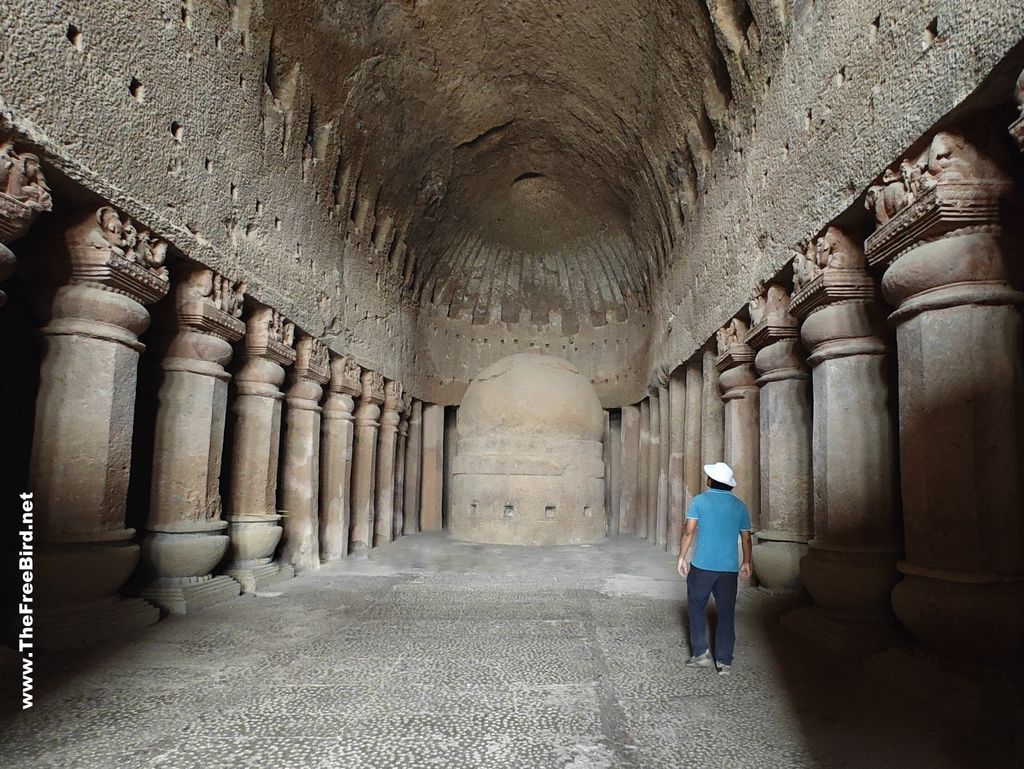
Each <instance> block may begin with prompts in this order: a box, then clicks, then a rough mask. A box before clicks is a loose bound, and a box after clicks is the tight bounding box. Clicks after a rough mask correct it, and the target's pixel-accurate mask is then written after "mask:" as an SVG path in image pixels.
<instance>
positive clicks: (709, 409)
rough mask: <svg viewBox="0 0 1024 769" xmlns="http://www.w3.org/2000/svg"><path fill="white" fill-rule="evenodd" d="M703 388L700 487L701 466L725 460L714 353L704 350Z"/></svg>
mask: <svg viewBox="0 0 1024 769" xmlns="http://www.w3.org/2000/svg"><path fill="white" fill-rule="evenodd" d="M701 366H702V369H703V372H702V373H703V380H704V388H703V392H702V393H701V418H700V425H701V428H700V456H701V486H702V487H703V485H704V480H703V473H704V469H703V465H711V464H714V463H715V462H722V461H724V460H725V404H723V403H722V393H721V392H720V390H719V386H718V369H717V368H715V353H714V352H712V351H711V350H705V351H704V353H703V358H702V363H701Z"/></svg>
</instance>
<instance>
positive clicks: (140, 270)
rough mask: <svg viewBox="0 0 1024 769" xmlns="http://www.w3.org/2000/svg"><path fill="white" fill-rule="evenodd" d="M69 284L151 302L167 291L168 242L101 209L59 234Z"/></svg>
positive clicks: (112, 210) (121, 217) (168, 278)
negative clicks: (64, 249)
mask: <svg viewBox="0 0 1024 769" xmlns="http://www.w3.org/2000/svg"><path fill="white" fill-rule="evenodd" d="M63 237H64V243H65V245H66V247H67V255H68V263H67V264H66V265H62V267H63V268H64V270H66V272H65V275H64V277H66V279H67V281H66V282H67V283H69V284H71V285H78V286H89V287H92V288H99V289H101V290H103V291H110V292H113V293H115V294H121V295H123V296H127V297H128V298H130V299H133V300H135V301H136V302H138V303H139V304H143V305H145V304H153V303H154V302H156V301H157V300H159V299H161V298H163V297H164V296H165V295H166V294H167V292H168V290H169V289H170V285H171V284H170V277H169V275H168V271H167V266H166V265H165V264H164V262H165V261H166V260H167V243H165V242H164V241H162V240H160V239H159V238H156V237H154V236H153V235H152V234H151V233H150V232H149V231H148V230H147V229H145V228H144V227H142V226H141V225H138V224H136V223H135V222H134V221H133V220H132V219H130V218H128V217H127V216H123V215H121V214H119V213H118V212H117V211H115V210H114V209H113V208H111V207H110V206H102V207H100V208H98V209H96V210H95V211H92V212H90V213H88V214H86V215H85V216H83V217H82V218H81V219H79V220H78V221H77V222H75V223H74V224H72V225H71V226H70V227H68V228H67V229H66V230H64V233H63Z"/></svg>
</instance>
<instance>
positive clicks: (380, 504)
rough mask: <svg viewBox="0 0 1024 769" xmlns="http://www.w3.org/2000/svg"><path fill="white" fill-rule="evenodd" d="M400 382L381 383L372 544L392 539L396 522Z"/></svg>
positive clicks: (381, 543)
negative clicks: (382, 401) (396, 467)
mask: <svg viewBox="0 0 1024 769" xmlns="http://www.w3.org/2000/svg"><path fill="white" fill-rule="evenodd" d="M401 401H402V385H400V384H399V383H398V382H395V381H393V380H391V379H389V380H387V382H385V384H384V408H383V410H382V411H381V417H380V431H379V433H378V436H377V480H376V484H375V488H376V495H377V497H376V503H375V506H376V518H375V522H374V529H373V545H374V547H378V546H380V545H384V544H387V543H388V542H390V541H391V540H392V539H394V526H395V457H396V451H397V442H398V422H399V417H398V409H399V408H400V407H401Z"/></svg>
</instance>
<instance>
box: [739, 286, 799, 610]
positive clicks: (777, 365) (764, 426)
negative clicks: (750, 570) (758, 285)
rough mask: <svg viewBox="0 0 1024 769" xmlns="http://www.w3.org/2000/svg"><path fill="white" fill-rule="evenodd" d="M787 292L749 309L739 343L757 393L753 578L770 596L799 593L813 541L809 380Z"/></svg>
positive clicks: (776, 291)
mask: <svg viewBox="0 0 1024 769" xmlns="http://www.w3.org/2000/svg"><path fill="white" fill-rule="evenodd" d="M789 303H790V300H789V293H788V292H787V291H786V289H785V288H784V287H783V286H781V285H780V284H778V283H773V284H771V285H770V286H769V287H768V289H767V291H766V293H765V294H764V295H762V296H761V297H758V298H756V299H755V300H754V301H752V302H751V308H750V314H751V320H752V321H753V324H752V326H751V328H750V333H749V334H747V338H746V341H747V344H749V345H750V346H751V347H753V348H754V349H755V350H757V357H756V358H755V361H754V365H755V367H756V368H757V373H758V374H759V377H758V379H757V385H758V387H760V388H761V393H760V410H761V527H760V529H759V530H758V532H757V545H756V546H755V548H754V553H753V562H754V572H755V573H756V574H757V576H758V579H760V580H761V582H762V584H764V585H765V586H766V587H768V588H770V589H772V590H796V589H798V588H799V587H800V559H801V558H802V557H803V556H804V555H805V554H806V553H807V542H808V541H809V540H810V539H811V537H812V536H813V535H814V506H813V503H812V493H813V489H812V486H813V479H812V474H811V393H810V374H809V373H808V371H807V366H806V364H805V362H804V354H803V350H802V349H801V347H800V339H799V336H800V331H799V326H798V323H797V320H796V318H794V317H793V316H792V315H790V314H789Z"/></svg>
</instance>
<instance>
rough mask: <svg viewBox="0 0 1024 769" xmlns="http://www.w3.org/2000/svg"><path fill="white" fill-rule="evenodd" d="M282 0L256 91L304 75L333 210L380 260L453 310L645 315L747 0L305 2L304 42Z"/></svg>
mask: <svg viewBox="0 0 1024 769" xmlns="http://www.w3.org/2000/svg"><path fill="white" fill-rule="evenodd" d="M708 4H710V7H709V5H708ZM285 5H290V4H283V3H282V7H280V8H275V9H270V8H268V10H267V13H268V17H270V19H269V20H270V21H271V22H272V23H273V21H274V16H275V15H276V16H277V17H279V18H280V26H279V28H277V30H276V31H275V34H274V37H273V38H272V40H271V44H270V50H269V51H268V66H267V81H268V93H269V94H270V96H271V97H272V98H273V99H274V100H276V101H275V104H278V105H279V104H280V103H282V102H283V101H286V100H287V96H288V95H289V94H290V93H292V92H294V91H295V80H296V78H297V77H299V76H300V75H299V74H298V73H301V77H302V78H305V79H307V80H308V82H309V84H310V92H311V97H310V105H309V114H310V117H309V120H308V127H307V134H308V136H309V143H310V147H311V148H312V151H313V152H314V153H316V154H317V155H318V159H321V160H323V161H324V162H326V163H336V164H337V171H336V173H335V174H334V177H335V183H334V199H333V201H332V205H334V206H335V208H336V210H337V212H339V213H340V214H341V215H342V216H341V218H342V220H345V221H346V222H348V221H350V222H352V224H353V226H354V227H355V228H356V229H357V230H359V229H361V230H362V231H364V234H365V235H366V236H367V237H369V238H371V239H372V246H373V247H374V248H375V250H376V252H377V253H378V255H379V258H380V260H381V263H382V270H383V271H384V272H386V273H388V274H390V275H391V276H392V277H393V278H394V280H395V284H396V286H400V288H401V290H402V291H404V292H405V293H406V294H407V295H409V296H411V297H415V299H416V300H418V301H419V302H421V303H422V304H424V305H426V306H431V307H433V308H434V309H435V310H436V311H439V312H441V313H443V314H447V315H449V316H452V317H459V318H464V319H470V320H472V321H473V322H475V323H494V322H501V321H504V322H517V321H519V322H530V323H533V324H536V325H542V326H543V325H548V324H558V325H560V326H561V327H562V329H563V330H566V331H570V332H571V331H572V330H574V329H575V328H578V327H579V326H580V325H581V324H585V325H591V326H600V325H604V324H605V323H608V322H614V321H619V320H623V319H625V318H626V317H627V316H628V315H629V314H630V313H631V312H633V311H635V310H636V309H637V308H641V309H642V308H646V307H647V306H648V302H649V298H650V293H651V286H652V283H653V282H654V281H655V280H656V278H657V276H658V275H659V274H660V273H661V272H662V270H663V269H664V268H665V266H666V263H667V261H668V259H669V258H670V254H671V253H672V252H673V250H674V246H675V245H676V241H677V240H678V238H679V237H680V235H681V233H682V222H683V219H684V217H685V214H686V211H687V208H688V207H689V206H692V205H694V204H695V202H696V200H697V199H698V196H699V195H698V191H699V188H700V181H701V176H702V174H703V172H704V170H705V168H706V165H707V163H708V160H709V157H710V154H711V152H712V151H713V149H714V147H715V145H716V142H717V141H718V137H719V136H720V135H721V132H722V131H723V130H728V128H727V123H728V120H729V117H728V116H729V115H730V109H729V107H730V104H731V102H732V101H733V99H734V98H735V94H734V90H736V89H735V88H734V85H733V78H732V77H731V76H730V72H732V73H736V72H739V73H743V72H744V71H745V69H744V68H745V66H746V62H747V61H748V60H749V58H750V57H751V56H752V55H753V53H752V51H753V50H756V49H757V48H759V45H760V41H759V34H758V26H757V23H756V20H755V18H754V16H753V14H752V13H751V11H750V9H749V7H748V6H747V3H746V2H745V0H728V2H726V1H725V0H718V2H715V0H660V1H655V0H594V2H587V3H580V2H576V1H575V0H567V1H566V2H553V1H552V0H523V1H522V2H515V3H509V2H503V1H502V0H475V1H474V2H468V1H467V0H403V2H397V3H396V2H390V3H378V2H363V3H352V2H346V3H341V2H338V3H333V4H331V3H319V4H315V5H313V6H311V7H310V8H308V9H307V10H308V12H309V13H311V14H312V15H313V16H314V23H313V24H312V27H313V28H314V29H315V30H316V35H315V37H314V39H312V40H311V39H309V38H307V37H303V36H301V35H300V34H297V33H296V32H295V30H297V29H298V30H301V28H302V25H296V24H286V23H285V21H286V19H288V18H293V17H294V14H295V13H296V9H295V8H294V7H291V6H290V7H288V8H285V7H284V6H285ZM311 54H312V55H311ZM289 89H291V90H289ZM285 106H286V107H287V106H288V105H285ZM335 152H336V155H337V157H333V155H334V154H335ZM381 241H383V242H381Z"/></svg>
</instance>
